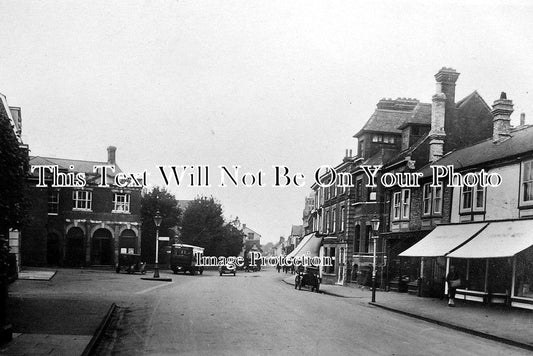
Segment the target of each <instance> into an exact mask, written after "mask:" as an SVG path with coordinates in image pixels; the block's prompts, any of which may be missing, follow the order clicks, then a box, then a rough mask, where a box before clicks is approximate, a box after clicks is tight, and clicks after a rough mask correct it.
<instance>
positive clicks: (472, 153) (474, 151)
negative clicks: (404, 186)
mask: <svg viewBox="0 0 533 356" xmlns="http://www.w3.org/2000/svg"><path fill="white" fill-rule="evenodd" d="M528 152H532V153H533V125H528V126H520V127H517V128H515V129H513V130H511V132H510V137H509V138H506V139H504V140H499V141H496V142H494V141H493V139H492V138H489V139H486V140H484V141H481V142H478V143H476V144H473V145H471V146H467V147H464V148H461V149H458V150H454V151H451V152H449V153H448V154H446V155H444V156H443V157H442V158H441V159H439V160H438V161H435V162H432V163H430V164H428V165H426V166H424V167H422V168H421V169H420V171H421V172H422V173H423V174H424V177H430V176H431V174H432V170H431V168H430V165H442V166H447V165H452V166H453V167H454V169H456V170H461V169H467V168H474V167H478V166H480V165H482V164H484V163H489V162H494V161H500V160H505V159H507V158H511V157H514V156H517V155H521V154H524V153H528Z"/></svg>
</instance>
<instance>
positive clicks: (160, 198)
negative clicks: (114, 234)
mask: <svg viewBox="0 0 533 356" xmlns="http://www.w3.org/2000/svg"><path fill="white" fill-rule="evenodd" d="M157 211H159V213H160V214H161V216H162V217H163V221H162V222H161V226H160V227H159V236H168V237H170V238H171V239H172V238H173V237H174V234H175V233H174V230H173V229H174V228H175V227H176V226H178V225H179V223H180V218H181V209H180V208H179V206H178V201H177V200H176V197H175V196H174V195H172V194H171V193H169V192H168V191H167V190H166V189H165V188H160V187H154V188H152V190H151V191H149V192H148V193H145V194H143V196H142V199H141V219H142V229H141V232H142V237H141V253H142V259H143V260H144V261H147V262H149V263H153V262H155V236H156V226H155V223H154V216H155V214H156V213H157ZM159 247H160V249H159V257H160V258H159V262H160V263H161V262H163V261H164V260H163V259H162V258H161V256H162V255H164V244H161V243H160V244H159ZM161 247H163V248H161Z"/></svg>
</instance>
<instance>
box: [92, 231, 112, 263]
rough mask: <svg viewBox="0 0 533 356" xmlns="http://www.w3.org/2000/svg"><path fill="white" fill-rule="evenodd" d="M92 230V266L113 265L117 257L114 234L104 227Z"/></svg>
mask: <svg viewBox="0 0 533 356" xmlns="http://www.w3.org/2000/svg"><path fill="white" fill-rule="evenodd" d="M91 230H92V234H91V264H93V265H112V264H113V261H114V256H115V251H114V247H113V246H114V244H113V232H112V231H111V230H109V229H107V228H104V227H97V228H96V229H95V228H93V229H91Z"/></svg>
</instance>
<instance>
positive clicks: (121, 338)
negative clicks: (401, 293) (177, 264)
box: [98, 271, 529, 355]
mask: <svg viewBox="0 0 533 356" xmlns="http://www.w3.org/2000/svg"><path fill="white" fill-rule="evenodd" d="M284 276H285V275H283V274H277V273H275V272H274V271H262V272H258V273H238V274H237V276H236V277H233V276H230V275H227V276H222V277H219V276H218V275H217V274H216V273H215V272H206V273H204V275H203V276H188V275H187V276H183V275H179V276H173V279H174V282H173V283H159V282H149V281H143V283H140V282H139V279H138V278H136V277H133V278H136V279H135V280H134V279H131V283H130V284H129V287H130V288H135V291H133V292H130V293H129V295H125V294H124V292H125V291H124V290H121V291H119V292H117V291H116V290H115V291H111V290H109V291H108V292H107V293H108V294H113V295H114V294H116V296H119V295H120V296H121V297H120V298H119V299H121V303H119V305H120V306H121V308H119V310H118V312H117V313H116V315H115V316H114V320H113V324H112V327H111V329H110V330H109V332H108V333H107V335H106V338H105V339H104V341H103V342H102V343H101V345H100V347H99V350H98V353H99V354H104V355H105V354H113V355H154V354H156V355H176V354H180V355H292V354H297V355H300V354H307V355H446V354H460V355H510V354H524V355H526V354H529V353H528V352H527V351H525V350H522V349H517V348H513V347H510V346H508V345H503V344H499V343H497V342H493V341H490V340H486V339H482V338H477V337H474V336H471V335H467V334H463V333H461V332H458V331H454V330H451V329H447V328H442V327H439V326H436V325H434V324H429V323H426V322H423V321H419V320H415V319H411V318H408V317H405V316H401V315H397V314H394V313H390V312H387V311H385V310H381V309H377V308H375V307H372V306H370V305H368V304H367V303H364V302H362V301H361V300H357V299H344V298H337V297H333V296H328V295H323V294H316V293H311V292H309V291H297V290H294V289H293V287H291V286H289V285H287V284H285V283H282V282H281V279H282V277H284ZM127 277H128V278H129V277H130V276H127ZM123 288H127V287H126V286H123V285H122V284H120V285H119V287H118V289H123Z"/></svg>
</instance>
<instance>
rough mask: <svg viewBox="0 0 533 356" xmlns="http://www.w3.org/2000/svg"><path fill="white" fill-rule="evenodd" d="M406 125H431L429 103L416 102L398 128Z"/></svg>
mask: <svg viewBox="0 0 533 356" xmlns="http://www.w3.org/2000/svg"><path fill="white" fill-rule="evenodd" d="M407 125H431V104H428V103H418V105H417V106H416V107H415V109H414V110H413V113H412V114H411V116H409V117H408V118H407V119H406V120H405V121H404V122H403V123H402V124H401V125H400V126H398V129H400V130H401V129H403V128H404V127H406V126H407Z"/></svg>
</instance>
